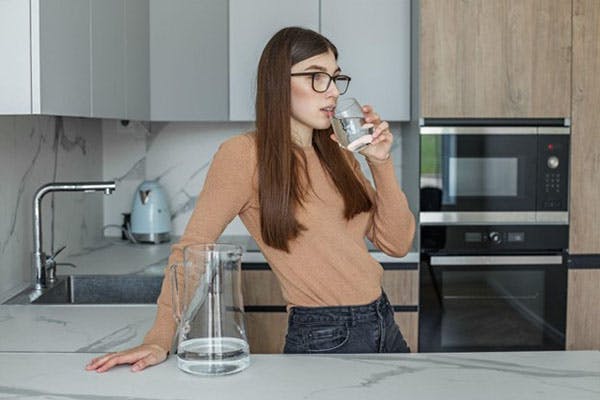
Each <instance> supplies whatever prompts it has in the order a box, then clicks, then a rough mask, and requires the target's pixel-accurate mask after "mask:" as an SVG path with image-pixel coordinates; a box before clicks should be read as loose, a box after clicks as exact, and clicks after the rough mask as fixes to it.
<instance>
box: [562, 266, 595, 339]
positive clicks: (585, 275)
mask: <svg viewBox="0 0 600 400" xmlns="http://www.w3.org/2000/svg"><path fill="white" fill-rule="evenodd" d="M599 267H600V266H599ZM598 310H600V268H599V269H572V270H569V290H568V297H567V341H566V348H567V350H600V311H598Z"/></svg>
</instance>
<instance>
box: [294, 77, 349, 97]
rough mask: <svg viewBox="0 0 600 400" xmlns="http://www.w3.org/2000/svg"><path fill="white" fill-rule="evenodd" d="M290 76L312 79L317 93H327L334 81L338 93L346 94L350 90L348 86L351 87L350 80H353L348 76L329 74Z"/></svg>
mask: <svg viewBox="0 0 600 400" xmlns="http://www.w3.org/2000/svg"><path fill="white" fill-rule="evenodd" d="M290 75H291V76H310V77H311V78H312V88H313V90H314V91H315V92H317V93H324V92H326V91H327V89H329V85H331V81H333V82H334V83H335V86H336V87H337V90H338V92H340V94H344V93H346V90H348V85H350V80H351V79H352V78H350V77H349V76H348V75H336V76H331V75H329V74H328V73H327V72H297V73H294V74H290Z"/></svg>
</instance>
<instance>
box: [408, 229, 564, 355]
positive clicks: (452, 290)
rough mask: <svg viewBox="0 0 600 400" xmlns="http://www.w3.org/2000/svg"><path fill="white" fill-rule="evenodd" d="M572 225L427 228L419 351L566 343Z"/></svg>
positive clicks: (561, 346) (507, 348)
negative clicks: (567, 257)
mask: <svg viewBox="0 0 600 400" xmlns="http://www.w3.org/2000/svg"><path fill="white" fill-rule="evenodd" d="M567 241H568V227H567V226H564V225H563V226H557V225H549V226H547V225H546V226H542V225H497V226H495V225H450V226H448V225H446V226H444V225H434V226H423V227H422V228H421V246H422V250H421V260H420V295H419V296H420V301H419V351H421V352H452V351H514V350H559V349H564V346H565V320H566V287H567V270H566V263H565V257H564V251H563V249H564V248H565V247H566V243H567Z"/></svg>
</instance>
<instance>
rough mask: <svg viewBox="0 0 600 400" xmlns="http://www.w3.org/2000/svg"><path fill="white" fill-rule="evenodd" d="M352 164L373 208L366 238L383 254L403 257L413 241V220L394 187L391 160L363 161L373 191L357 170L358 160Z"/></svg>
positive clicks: (404, 201)
mask: <svg viewBox="0 0 600 400" xmlns="http://www.w3.org/2000/svg"><path fill="white" fill-rule="evenodd" d="M353 158H354V157H353ZM353 164H354V168H355V170H356V173H357V175H358V176H359V178H360V179H361V180H362V182H363V184H364V186H365V187H366V188H367V191H368V192H369V196H370V197H371V200H372V201H373V205H374V210H373V213H372V218H371V224H370V226H369V229H368V231H367V237H368V238H369V240H370V241H371V242H373V244H374V245H375V246H376V247H377V248H378V249H380V250H381V251H383V252H384V253H386V254H388V255H390V256H393V257H403V256H405V255H406V253H408V251H409V250H410V248H411V245H412V242H413V238H414V234H415V218H414V216H413V214H412V212H411V211H410V208H409V207H408V201H407V200H406V196H405V195H404V193H403V192H402V190H401V189H400V185H398V180H397V179H396V172H395V171H394V164H393V162H392V160H391V158H388V159H387V160H386V161H380V162H374V161H369V159H367V164H368V165H369V168H370V169H371V173H372V175H373V181H374V184H375V188H373V186H372V185H371V182H370V181H369V180H368V179H367V178H366V177H365V176H364V174H363V173H362V171H361V170H360V164H359V163H358V161H356V160H355V159H354V160H353Z"/></svg>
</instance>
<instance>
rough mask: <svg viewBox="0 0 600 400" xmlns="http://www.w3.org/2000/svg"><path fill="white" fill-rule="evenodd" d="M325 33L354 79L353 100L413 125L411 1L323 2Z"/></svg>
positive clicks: (340, 0)
mask: <svg viewBox="0 0 600 400" xmlns="http://www.w3.org/2000/svg"><path fill="white" fill-rule="evenodd" d="M321 33H322V34H323V35H324V36H325V37H327V38H328V39H330V40H331V41H332V42H333V44H335V46H336V47H337V49H338V52H339V58H338V63H339V65H340V67H341V68H342V71H343V73H345V74H348V75H350V76H351V77H352V81H351V82H350V87H349V89H348V92H347V95H348V96H352V97H356V99H357V100H358V101H359V102H360V103H361V104H371V105H373V107H374V108H375V109H376V110H377V112H378V113H379V114H380V115H381V117H382V118H383V119H385V120H389V121H408V120H410V0H322V1H321Z"/></svg>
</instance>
